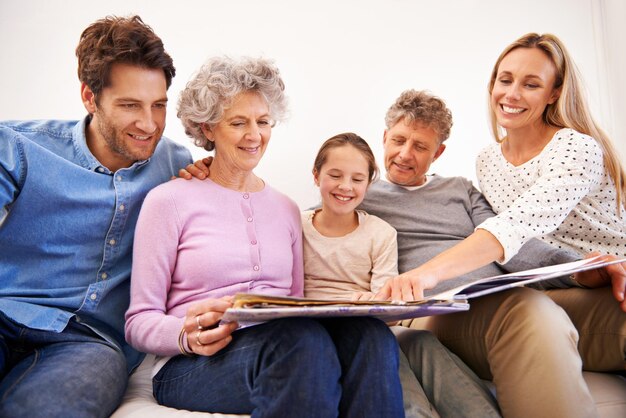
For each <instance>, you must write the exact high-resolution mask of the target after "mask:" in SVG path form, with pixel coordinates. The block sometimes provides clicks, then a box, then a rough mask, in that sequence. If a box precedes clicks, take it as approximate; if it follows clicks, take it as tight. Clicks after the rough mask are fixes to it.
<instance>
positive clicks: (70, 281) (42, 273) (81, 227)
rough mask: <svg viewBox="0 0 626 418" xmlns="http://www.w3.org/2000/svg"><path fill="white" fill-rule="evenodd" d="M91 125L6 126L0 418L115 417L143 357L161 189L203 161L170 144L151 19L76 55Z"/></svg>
mask: <svg viewBox="0 0 626 418" xmlns="http://www.w3.org/2000/svg"><path fill="white" fill-rule="evenodd" d="M76 55H77V57H78V75H79V78H80V81H81V98H82V101H83V104H84V106H85V109H86V110H87V112H88V115H87V116H86V117H85V118H84V119H82V120H80V121H71V122H70V121H55V120H49V121H24V122H14V121H9V122H1V123H0V282H1V283H2V286H1V287H0V348H1V351H0V379H1V381H0V416H7V417H9V416H10V417H30V416H49V417H53V416H54V417H56V416H58V417H97V416H98V417H99V416H102V417H106V416H109V415H110V414H111V413H112V412H113V411H114V410H115V408H116V407H117V405H118V404H119V403H120V401H121V399H122V395H123V394H124V390H125V387H126V381H127V377H128V371H129V370H132V369H133V368H134V367H135V366H136V365H137V364H138V363H139V361H140V359H141V356H140V354H139V353H138V352H136V351H134V350H133V349H132V348H130V346H128V345H127V344H126V342H125V341H124V333H123V332H124V312H125V310H126V309H127V307H128V303H129V279H130V271H131V255H132V240H133V234H134V229H135V223H136V220H137V216H138V214H139V210H140V207H141V203H142V201H143V199H144V197H145V196H146V194H147V193H148V191H149V190H150V189H152V188H153V187H154V186H156V185H158V184H160V183H163V182H165V181H167V180H168V179H170V177H171V176H172V175H173V174H174V173H176V171H177V169H178V168H180V167H183V166H185V165H186V164H188V163H189V162H190V161H191V155H190V153H189V152H188V151H187V150H186V149H185V148H184V147H183V146H180V145H176V144H174V143H173V142H172V141H170V140H169V139H167V138H162V137H161V136H162V134H163V129H164V127H165V111H166V104H167V89H168V88H169V86H170V84H171V80H172V77H174V74H175V69H174V66H173V62H172V59H171V58H170V56H169V55H168V54H167V53H166V52H165V50H164V48H163V43H162V42H161V39H160V38H159V37H158V36H157V35H156V34H155V33H154V32H153V31H152V29H151V28H150V27H149V26H147V25H145V24H144V23H143V22H142V20H141V19H140V18H139V17H138V16H134V17H130V18H117V17H107V18H105V19H102V20H98V21H97V22H95V23H93V24H92V25H90V26H89V27H88V28H87V29H86V30H85V31H84V32H83V34H82V36H81V39H80V42H79V44H78V47H77V49H76Z"/></svg>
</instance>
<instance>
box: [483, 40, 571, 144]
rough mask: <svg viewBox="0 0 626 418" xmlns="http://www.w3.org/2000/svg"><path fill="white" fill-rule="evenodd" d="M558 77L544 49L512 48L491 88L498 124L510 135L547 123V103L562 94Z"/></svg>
mask: <svg viewBox="0 0 626 418" xmlns="http://www.w3.org/2000/svg"><path fill="white" fill-rule="evenodd" d="M555 80H556V68H555V66H554V63H553V62H552V61H551V60H550V58H549V57H548V56H547V55H546V54H545V53H544V52H543V51H541V50H540V49H538V48H517V49H514V50H512V51H511V52H509V53H508V54H507V55H506V56H505V57H504V58H503V59H502V61H501V62H500V65H499V66H498V71H497V74H496V78H495V82H494V85H493V89H492V91H491V108H492V111H493V112H494V114H495V117H496V120H497V123H498V125H500V126H502V127H503V128H504V129H506V130H507V134H509V135H510V134H512V133H514V132H515V131H516V130H520V129H528V128H537V127H541V126H542V125H544V124H545V122H544V121H543V119H542V116H543V113H544V111H545V109H546V106H548V105H549V104H552V103H554V102H555V101H556V100H557V99H558V97H559V90H558V89H555V88H554V84H555Z"/></svg>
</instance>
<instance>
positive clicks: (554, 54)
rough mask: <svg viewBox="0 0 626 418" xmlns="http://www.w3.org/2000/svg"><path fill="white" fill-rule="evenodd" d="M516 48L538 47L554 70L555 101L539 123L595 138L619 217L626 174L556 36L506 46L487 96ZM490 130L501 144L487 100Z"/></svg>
mask: <svg viewBox="0 0 626 418" xmlns="http://www.w3.org/2000/svg"><path fill="white" fill-rule="evenodd" d="M517 48H538V49H540V50H541V51H543V52H544V53H545V54H546V55H547V56H548V57H549V58H550V59H551V60H552V63H553V64H554V66H555V68H556V80H555V82H554V86H553V88H555V89H561V94H560V95H559V98H558V99H557V100H556V102H554V103H553V104H549V105H548V106H546V108H545V110H544V112H543V122H544V123H545V124H547V125H549V126H555V127H557V128H571V129H574V130H576V131H578V132H580V133H583V134H586V135H589V136H590V137H592V138H593V139H595V140H596V141H597V142H598V144H599V145H600V148H601V149H602V153H603V156H604V167H605V169H606V170H607V172H608V173H609V176H610V177H611V179H612V180H613V183H614V184H615V189H616V192H617V215H618V216H620V217H621V211H622V208H623V207H626V183H625V182H626V174H625V173H624V167H623V165H622V164H621V162H620V160H619V158H618V155H617V151H616V150H615V147H614V146H613V144H612V142H611V140H610V138H609V136H608V135H607V134H606V133H605V132H604V131H603V130H602V129H601V128H600V126H598V124H597V123H596V121H595V120H594V119H593V117H592V116H591V112H590V110H589V106H588V104H587V100H586V98H585V97H584V90H583V86H582V81H581V77H580V75H579V73H578V69H577V68H576V65H575V64H574V61H572V58H571V56H570V54H569V53H568V52H567V49H565V46H564V45H563V43H562V42H561V41H560V40H559V38H557V37H556V36H554V35H552V34H549V33H546V34H543V35H539V34H537V33H528V34H526V35H524V36H522V37H521V38H519V39H518V40H516V41H515V42H513V43H512V44H510V45H509V46H507V47H506V48H505V49H504V51H502V53H501V54H500V56H499V57H498V60H497V61H496V63H495V65H494V66H493V70H492V72H491V79H490V81H489V95H490V96H491V92H492V91H493V87H494V84H495V82H496V77H497V75H498V68H499V67H500V62H502V60H503V59H504V57H505V56H507V54H509V53H510V52H511V51H513V50H515V49H517ZM489 113H490V118H491V130H492V132H493V135H494V137H495V139H496V141H497V142H502V141H503V139H504V136H501V134H502V132H501V128H500V126H499V125H498V122H497V120H496V114H495V109H493V108H492V107H491V101H490V112H489Z"/></svg>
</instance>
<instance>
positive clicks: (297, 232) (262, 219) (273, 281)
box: [125, 179, 304, 356]
mask: <svg viewBox="0 0 626 418" xmlns="http://www.w3.org/2000/svg"><path fill="white" fill-rule="evenodd" d="M303 280H304V279H303V264H302V227H301V224H300V212H299V210H298V207H297V205H296V204H295V203H294V202H293V201H292V200H291V199H289V198H288V197H286V196H285V195H283V194H281V193H279V192H277V191H276V190H274V189H272V188H271V187H269V186H267V185H266V186H265V188H264V189H263V190H262V191H260V192H256V193H242V192H237V191H234V190H231V189H227V188H224V187H221V186H219V185H217V184H216V183H214V182H212V181H211V180H198V179H193V180H190V181H188V180H182V179H178V180H174V181H170V182H168V183H165V184H162V185H160V186H158V187H156V188H155V189H153V190H152V191H151V192H150V193H149V194H148V196H147V197H146V200H145V201H144V203H143V206H142V208H141V213H140V215H139V220H138V222H137V229H136V231H135V242H134V250H133V269H132V276H131V302H130V307H129V309H128V311H127V312H126V329H125V331H126V340H127V341H128V342H129V343H130V344H131V345H132V346H133V347H135V348H136V349H138V350H140V351H144V352H147V353H153V354H157V355H162V356H172V355H176V354H179V350H178V343H177V342H178V334H179V332H180V330H181V327H182V325H183V322H184V317H185V314H186V312H187V309H188V308H189V306H190V305H191V304H193V303H194V302H198V301H200V300H203V299H207V298H219V297H221V296H224V295H233V294H235V293H237V292H250V293H252V292H254V293H265V294H272V295H278V296H302V292H303Z"/></svg>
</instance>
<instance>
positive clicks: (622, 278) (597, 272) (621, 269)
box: [574, 253, 626, 312]
mask: <svg viewBox="0 0 626 418" xmlns="http://www.w3.org/2000/svg"><path fill="white" fill-rule="evenodd" d="M597 255H599V254H598V253H590V254H588V255H587V256H586V257H585V258H589V257H595V256H597ZM602 259H603V260H604V261H612V260H617V259H618V258H617V257H615V256H613V255H605V256H603V257H602ZM574 280H576V281H577V282H578V283H580V284H581V285H583V286H585V287H588V288H596V287H604V286H611V287H612V288H613V296H614V297H615V299H616V300H617V301H618V302H619V303H620V307H621V309H622V311H624V312H626V300H625V298H624V294H625V293H626V263H616V264H610V265H608V266H605V267H602V268H599V269H594V270H587V271H581V272H579V273H576V274H574Z"/></svg>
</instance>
